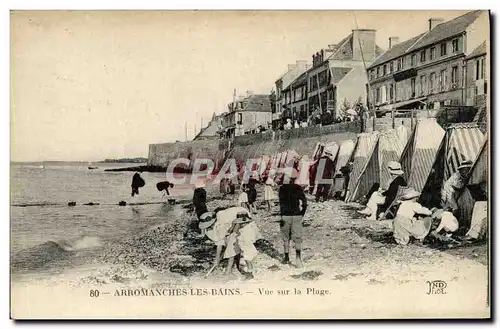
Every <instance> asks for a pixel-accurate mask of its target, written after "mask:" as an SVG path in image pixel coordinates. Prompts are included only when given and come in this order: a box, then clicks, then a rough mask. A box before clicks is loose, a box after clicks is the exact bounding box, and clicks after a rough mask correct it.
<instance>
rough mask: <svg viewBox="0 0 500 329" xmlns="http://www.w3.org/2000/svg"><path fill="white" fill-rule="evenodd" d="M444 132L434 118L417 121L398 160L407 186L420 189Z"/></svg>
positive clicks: (427, 175)
mask: <svg viewBox="0 0 500 329" xmlns="http://www.w3.org/2000/svg"><path fill="white" fill-rule="evenodd" d="M444 134H445V131H444V129H443V128H441V126H440V125H439V124H438V123H437V121H436V119H435V118H428V119H427V118H426V119H421V120H419V121H417V124H416V125H415V128H414V129H413V131H412V134H411V136H410V138H409V139H408V142H407V143H406V147H405V148H404V150H403V154H402V155H401V159H400V161H399V162H401V168H402V169H403V171H404V174H403V177H404V178H405V180H406V182H407V183H408V186H410V187H413V188H414V189H416V190H417V191H419V192H421V191H422V189H423V187H424V184H425V182H426V181H427V178H428V177H429V173H430V172H431V169H432V165H433V163H434V160H435V158H436V154H437V152H438V149H439V146H440V144H441V141H442V140H443V137H444Z"/></svg>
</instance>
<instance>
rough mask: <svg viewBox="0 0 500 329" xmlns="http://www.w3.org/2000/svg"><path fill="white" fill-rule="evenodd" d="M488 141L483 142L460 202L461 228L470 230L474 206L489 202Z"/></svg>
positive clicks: (459, 216)
mask: <svg viewBox="0 0 500 329" xmlns="http://www.w3.org/2000/svg"><path fill="white" fill-rule="evenodd" d="M488 168H489V163H488V141H487V139H486V140H485V141H484V142H483V145H482V146H481V150H480V152H479V154H478V156H477V157H476V160H475V161H474V164H473V165H472V168H471V170H470V176H469V179H468V181H467V184H466V186H467V187H466V188H465V190H464V192H463V193H462V195H461V196H460V199H459V202H458V216H457V217H458V220H459V221H460V226H462V227H466V228H470V227H471V218H472V213H473V210H474V205H475V203H476V202H478V201H487V200H488V182H489V170H488Z"/></svg>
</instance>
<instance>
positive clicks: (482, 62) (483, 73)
mask: <svg viewBox="0 0 500 329" xmlns="http://www.w3.org/2000/svg"><path fill="white" fill-rule="evenodd" d="M485 70H486V67H485V66H484V58H483V59H481V79H485V76H486V74H485V73H486V71H485Z"/></svg>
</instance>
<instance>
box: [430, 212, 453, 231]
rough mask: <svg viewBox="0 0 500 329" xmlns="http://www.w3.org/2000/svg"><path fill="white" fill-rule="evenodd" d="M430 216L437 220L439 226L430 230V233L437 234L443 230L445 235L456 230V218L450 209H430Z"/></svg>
mask: <svg viewBox="0 0 500 329" xmlns="http://www.w3.org/2000/svg"><path fill="white" fill-rule="evenodd" d="M432 218H433V219H437V220H439V226H438V227H437V228H436V229H435V230H434V231H432V235H434V236H437V235H438V234H440V233H441V231H443V230H444V233H445V234H446V236H447V237H451V234H452V233H454V232H456V231H457V230H458V220H457V218H456V217H455V216H454V215H453V213H452V212H451V211H446V210H443V209H436V208H433V209H432Z"/></svg>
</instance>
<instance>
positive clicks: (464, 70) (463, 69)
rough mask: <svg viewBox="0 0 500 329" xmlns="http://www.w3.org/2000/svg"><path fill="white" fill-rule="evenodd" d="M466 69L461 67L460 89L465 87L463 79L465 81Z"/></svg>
mask: <svg viewBox="0 0 500 329" xmlns="http://www.w3.org/2000/svg"><path fill="white" fill-rule="evenodd" d="M466 74H467V69H466V66H465V65H464V66H462V88H464V87H465V79H466Z"/></svg>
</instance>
